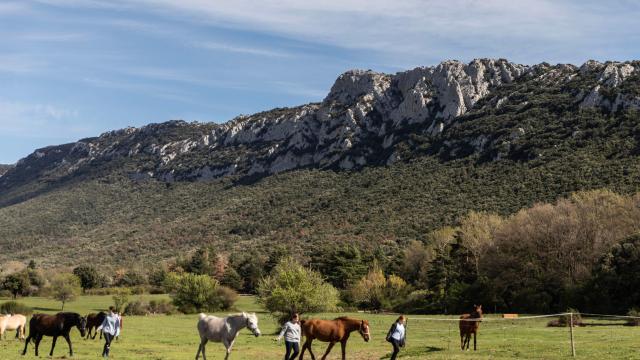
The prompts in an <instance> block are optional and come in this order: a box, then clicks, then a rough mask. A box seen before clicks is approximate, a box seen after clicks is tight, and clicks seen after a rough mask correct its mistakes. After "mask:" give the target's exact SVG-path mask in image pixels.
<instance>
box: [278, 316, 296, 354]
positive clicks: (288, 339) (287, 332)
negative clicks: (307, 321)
mask: <svg viewBox="0 0 640 360" xmlns="http://www.w3.org/2000/svg"><path fill="white" fill-rule="evenodd" d="M301 331H302V330H301V329H300V316H299V315H298V314H296V313H294V314H293V315H292V316H291V320H289V321H287V322H286V323H285V324H284V326H282V330H281V331H280V335H278V337H277V338H276V339H275V340H276V341H280V339H282V337H283V336H284V346H285V348H286V353H285V355H284V360H294V359H295V358H296V356H298V353H299V352H300V333H301ZM291 350H293V354H291Z"/></svg>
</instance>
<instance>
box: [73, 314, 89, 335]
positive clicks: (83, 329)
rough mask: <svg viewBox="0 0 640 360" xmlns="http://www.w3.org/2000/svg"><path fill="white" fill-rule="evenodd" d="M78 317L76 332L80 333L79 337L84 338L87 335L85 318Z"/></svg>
mask: <svg viewBox="0 0 640 360" xmlns="http://www.w3.org/2000/svg"><path fill="white" fill-rule="evenodd" d="M78 317H79V318H80V319H79V320H78V324H77V325H76V326H77V327H78V330H79V331H80V335H82V337H84V336H85V334H86V333H87V317H86V316H80V315H78Z"/></svg>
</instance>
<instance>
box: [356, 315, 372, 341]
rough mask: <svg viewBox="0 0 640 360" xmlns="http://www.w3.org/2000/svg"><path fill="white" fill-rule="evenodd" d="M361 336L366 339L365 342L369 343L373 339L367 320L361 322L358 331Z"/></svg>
mask: <svg viewBox="0 0 640 360" xmlns="http://www.w3.org/2000/svg"><path fill="white" fill-rule="evenodd" d="M358 332H359V333H360V336H362V338H363V339H364V341H366V342H369V340H370V339H371V333H370V332H369V322H368V321H367V320H362V321H361V322H360V328H359V329H358Z"/></svg>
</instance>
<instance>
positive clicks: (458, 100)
mask: <svg viewBox="0 0 640 360" xmlns="http://www.w3.org/2000/svg"><path fill="white" fill-rule="evenodd" d="M639 79H640V62H638V61H632V62H624V63H623V62H606V63H600V62H596V61H588V62H586V63H585V64H583V65H582V66H580V67H577V66H574V65H565V64H559V65H549V64H546V63H542V64H538V65H533V66H527V65H520V64H514V63H511V62H509V61H507V60H504V59H498V60H494V59H477V60H474V61H472V62H470V63H468V64H464V63H461V62H459V61H445V62H442V63H440V64H439V65H437V66H432V67H418V68H415V69H412V70H409V71H404V72H399V73H396V74H393V75H389V74H383V73H378V72H374V71H371V70H367V71H363V70H351V71H347V72H345V73H344V74H342V75H340V76H339V77H338V79H337V80H336V81H335V83H334V85H333V86H332V88H331V90H330V92H329V94H328V95H327V96H326V98H325V99H324V100H323V101H322V102H321V103H313V104H307V105H302V106H299V107H294V108H278V109H273V110H270V111H265V112H261V113H257V114H253V115H243V116H239V117H237V118H235V119H233V120H231V121H229V122H227V123H224V124H214V123H206V124H203V123H187V122H184V121H169V122H165V123H161V124H151V125H147V126H143V127H141V128H127V129H122V130H116V131H111V132H107V133H104V134H102V135H100V136H99V137H95V138H88V139H82V140H80V141H78V142H76V143H71V144H65V145H59V146H51V147H47V148H43V149H39V150H36V151H35V152H34V153H32V154H31V155H29V156H27V157H26V158H24V159H21V160H20V161H19V162H18V163H17V164H16V165H15V167H13V168H11V169H10V170H8V171H7V170H6V168H5V170H1V169H0V176H1V177H0V194H1V193H2V190H3V188H4V189H8V188H10V187H12V186H14V185H16V184H19V183H24V182H28V181H30V180H36V179H40V180H42V179H46V180H47V181H56V180H59V179H63V178H68V177H70V176H74V175H75V174H79V173H86V172H91V171H95V169H96V168H98V169H99V168H104V167H108V166H112V165H113V164H116V163H117V164H120V165H118V166H122V167H123V168H125V169H126V171H127V173H128V174H129V176H130V178H132V179H134V180H144V179H152V178H153V179H157V180H161V181H166V182H173V181H180V180H207V179H213V178H218V177H224V176H230V175H233V176H240V177H245V176H266V175H270V174H275V173H279V172H283V171H287V170H293V169H299V168H323V169H325V168H326V169H343V170H350V169H357V168H361V167H364V166H367V165H388V164H392V163H394V162H396V161H398V160H402V159H403V153H402V151H401V150H402V148H403V147H406V146H405V145H407V146H409V147H411V146H415V144H416V141H415V139H414V137H416V136H417V137H420V138H421V139H423V141H424V142H426V143H427V144H428V146H426V145H425V147H426V148H428V149H427V150H426V151H427V152H429V153H432V154H440V155H441V156H442V157H444V158H450V157H460V156H468V155H469V154H473V153H481V152H486V153H487V154H490V156H489V157H490V160H499V159H501V158H504V157H505V156H510V155H509V154H510V144H511V142H513V141H514V140H517V139H518V138H521V137H523V136H526V134H527V129H525V127H523V126H518V125H517V124H516V125H515V126H513V127H512V128H511V129H506V130H505V129H501V130H504V131H503V132H505V131H506V132H507V133H508V134H507V135H501V136H496V134H495V132H491V131H489V132H485V133H483V131H484V130H478V131H475V132H473V133H471V134H468V133H465V130H464V129H465V127H468V126H471V125H468V123H470V122H469V119H474V118H477V117H479V116H486V115H488V114H499V113H502V112H505V111H511V112H513V113H514V114H517V113H520V112H523V111H527V109H528V108H530V107H531V103H530V101H529V99H530V98H531V97H532V95H533V94H538V92H539V91H540V90H539V89H540V88H542V89H555V90H554V91H555V93H554V94H555V95H556V96H559V95H561V96H565V97H568V98H569V99H570V101H569V102H570V105H571V106H574V107H575V111H582V110H589V109H593V110H595V111H600V112H603V113H607V114H614V113H616V112H620V111H627V110H632V109H635V110H637V109H640V93H639V92H638V90H637V89H638V84H639V83H640V80H639ZM467 132H468V131H467ZM463 135H464V136H463ZM424 139H426V140H424ZM505 144H507V145H505ZM505 146H506V148H507V149H506V150H505ZM527 156H528V158H529V159H530V158H534V157H536V156H538V155H537V154H528V155H527ZM3 171H4V172H6V173H5V174H4V176H2V174H3Z"/></svg>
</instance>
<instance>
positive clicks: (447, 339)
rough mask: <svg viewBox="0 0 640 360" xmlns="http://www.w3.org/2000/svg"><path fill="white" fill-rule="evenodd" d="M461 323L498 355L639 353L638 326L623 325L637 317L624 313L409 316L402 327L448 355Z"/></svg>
mask: <svg viewBox="0 0 640 360" xmlns="http://www.w3.org/2000/svg"><path fill="white" fill-rule="evenodd" d="M560 318H563V321H564V322H562V321H560ZM465 321H468V322H480V324H479V331H478V345H479V348H481V349H484V350H487V349H490V350H491V351H492V352H495V353H496V354H499V353H500V352H501V351H502V352H504V354H510V356H513V355H515V356H518V357H535V358H545V357H546V356H547V355H546V354H554V356H560V357H562V356H569V357H571V356H574V357H575V356H576V354H577V353H579V352H580V351H581V350H582V351H584V353H582V355H583V356H585V357H586V355H587V354H589V356H592V355H593V356H599V357H600V358H629V354H638V351H639V350H640V341H638V340H640V326H635V327H629V326H624V325H630V324H631V322H636V323H638V322H640V317H636V316H629V315H611V314H594V313H572V312H564V313H556V314H544V315H528V316H519V315H513V316H512V317H499V316H495V315H489V316H487V317H484V318H482V319H460V318H458V317H433V316H410V317H409V319H408V321H407V329H409V328H412V330H410V333H422V334H424V335H423V337H424V338H425V339H428V340H427V342H428V343H429V346H430V347H431V348H433V349H440V350H450V351H453V350H456V349H458V350H459V349H460V348H461V344H460V335H459V325H458V324H459V323H460V322H465ZM427 324H429V325H427ZM623 326H624V327H623ZM417 330H419V331H417ZM414 341H419V340H416V339H414ZM471 349H473V343H472V345H471ZM538 352H541V353H538Z"/></svg>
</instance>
